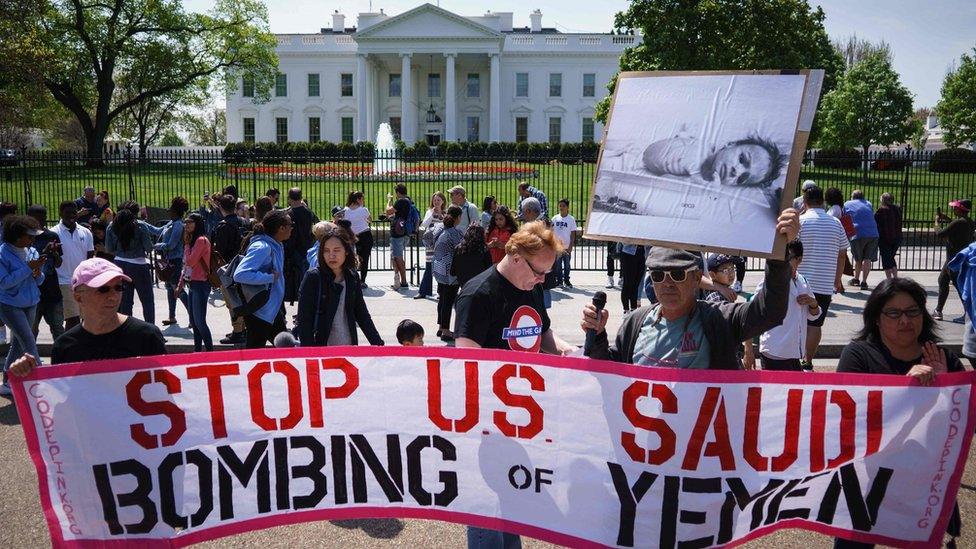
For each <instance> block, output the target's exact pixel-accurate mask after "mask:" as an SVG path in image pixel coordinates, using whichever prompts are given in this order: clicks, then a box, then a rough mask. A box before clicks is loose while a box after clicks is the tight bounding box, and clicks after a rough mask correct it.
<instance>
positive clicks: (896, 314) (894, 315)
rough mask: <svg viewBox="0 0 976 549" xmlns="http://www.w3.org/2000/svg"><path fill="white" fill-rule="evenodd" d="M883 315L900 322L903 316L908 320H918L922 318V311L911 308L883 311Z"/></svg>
mask: <svg viewBox="0 0 976 549" xmlns="http://www.w3.org/2000/svg"><path fill="white" fill-rule="evenodd" d="M881 314H883V315H885V316H886V317H888V318H890V319H891V320H898V319H899V318H901V317H902V315H904V316H907V317H908V318H918V317H920V316H922V309H920V308H918V307H909V308H908V309H885V310H883V311H881Z"/></svg>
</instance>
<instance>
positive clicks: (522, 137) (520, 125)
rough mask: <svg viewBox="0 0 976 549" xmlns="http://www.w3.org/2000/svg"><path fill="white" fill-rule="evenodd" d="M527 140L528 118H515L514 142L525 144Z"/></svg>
mask: <svg viewBox="0 0 976 549" xmlns="http://www.w3.org/2000/svg"><path fill="white" fill-rule="evenodd" d="M528 140H529V118H528V117H526V116H517V117H516V118H515V142H516V143H525V142H527V141H528Z"/></svg>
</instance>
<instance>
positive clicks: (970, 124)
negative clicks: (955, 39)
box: [935, 48, 976, 147]
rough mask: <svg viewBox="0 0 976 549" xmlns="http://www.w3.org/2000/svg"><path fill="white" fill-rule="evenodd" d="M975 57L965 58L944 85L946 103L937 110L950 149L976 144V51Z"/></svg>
mask: <svg viewBox="0 0 976 549" xmlns="http://www.w3.org/2000/svg"><path fill="white" fill-rule="evenodd" d="M973 54H974V56H973V57H970V56H968V55H966V54H962V57H961V58H960V60H959V66H958V67H955V68H953V69H951V70H950V71H949V73H948V74H946V77H945V80H943V81H942V99H940V100H939V104H938V105H937V106H936V107H935V110H936V112H937V113H938V114H939V125H940V126H942V130H943V132H945V133H944V135H943V141H945V144H946V146H947V147H958V146H960V145H962V144H963V143H966V142H969V143H976V48H973Z"/></svg>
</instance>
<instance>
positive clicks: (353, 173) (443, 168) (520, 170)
mask: <svg viewBox="0 0 976 549" xmlns="http://www.w3.org/2000/svg"><path fill="white" fill-rule="evenodd" d="M533 172H534V170H533V169H531V168H526V167H519V166H505V165H493V164H488V165H478V164H470V163H468V164H434V163H425V162H418V163H416V164H405V165H401V166H400V169H399V170H398V171H396V172H389V173H388V174H384V175H394V174H407V175H425V174H429V175H439V174H446V173H452V174H484V175H489V176H498V175H511V176H516V175H530V174H532V173H533ZM252 173H256V174H261V175H270V176H274V175H284V174H289V175H291V174H302V175H310V176H347V177H359V176H361V175H372V174H373V166H372V165H370V164H352V165H348V166H316V167H305V166H301V167H292V166H228V167H227V175H235V174H248V175H249V174H252Z"/></svg>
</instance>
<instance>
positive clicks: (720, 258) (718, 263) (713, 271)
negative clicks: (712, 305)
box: [705, 254, 735, 303]
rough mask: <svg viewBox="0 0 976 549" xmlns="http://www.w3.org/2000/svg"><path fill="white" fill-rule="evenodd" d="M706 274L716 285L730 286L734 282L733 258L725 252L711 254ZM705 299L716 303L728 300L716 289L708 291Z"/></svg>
mask: <svg viewBox="0 0 976 549" xmlns="http://www.w3.org/2000/svg"><path fill="white" fill-rule="evenodd" d="M708 276H709V278H711V279H712V283H713V284H714V285H715V286H716V287H718V286H724V287H726V288H731V287H732V284H733V283H734V282H735V258H734V257H732V256H729V255H725V254H713V255H712V256H710V257H709V258H708ZM705 300H706V301H713V302H716V303H722V302H727V301H729V300H728V298H727V297H725V296H724V295H722V293H721V292H718V291H711V292H709V293H708V295H706V296H705Z"/></svg>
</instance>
